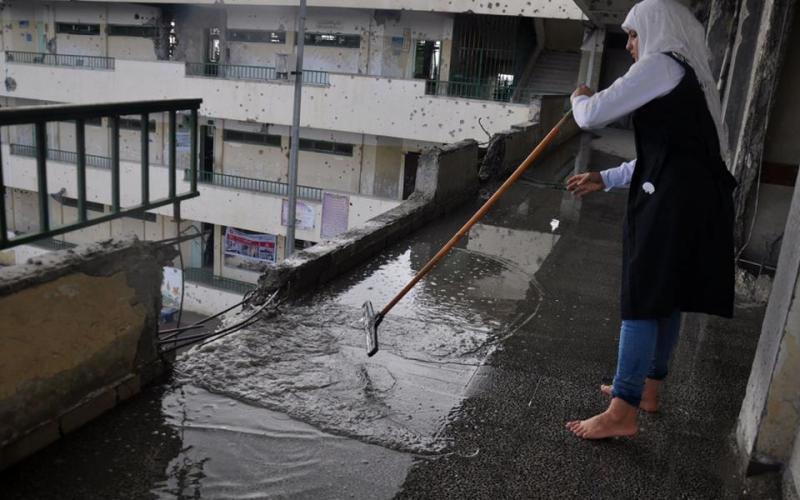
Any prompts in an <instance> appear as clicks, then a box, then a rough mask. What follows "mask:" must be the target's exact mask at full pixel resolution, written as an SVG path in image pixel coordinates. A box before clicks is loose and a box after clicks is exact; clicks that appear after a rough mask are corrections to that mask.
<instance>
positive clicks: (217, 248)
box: [214, 224, 225, 276]
mask: <svg viewBox="0 0 800 500" xmlns="http://www.w3.org/2000/svg"><path fill="white" fill-rule="evenodd" d="M223 236H224V235H223V234H222V226H220V225H217V224H214V274H216V275H217V276H222V260H223V259H224V258H225V257H224V256H223V255H222V237H223Z"/></svg>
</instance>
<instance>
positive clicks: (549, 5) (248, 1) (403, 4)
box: [85, 0, 611, 19]
mask: <svg viewBox="0 0 800 500" xmlns="http://www.w3.org/2000/svg"><path fill="white" fill-rule="evenodd" d="M85 1H88V2H99V3H130V0H85ZM583 1H584V0H579V2H573V1H572V0H555V1H553V0H504V1H503V2H502V3H497V2H470V5H469V7H466V6H465V5H463V3H464V2H453V1H452V0H400V1H390V0H308V6H309V7H330V8H352V9H387V10H418V11H427V12H456V13H458V12H464V11H465V10H466V9H467V8H468V9H469V10H470V11H472V12H474V13H476V14H494V15H501V16H525V17H545V18H553V19H585V16H584V14H583V12H581V9H580V8H579V7H578V6H577V5H576V4H577V3H583ZM140 3H149V4H154V5H158V4H193V5H215V4H219V3H220V2H219V0H149V1H144V2H140ZM609 3H611V2H609ZM225 4H226V5H247V6H256V5H276V6H287V7H297V1H294V2H292V1H291V0H225Z"/></svg>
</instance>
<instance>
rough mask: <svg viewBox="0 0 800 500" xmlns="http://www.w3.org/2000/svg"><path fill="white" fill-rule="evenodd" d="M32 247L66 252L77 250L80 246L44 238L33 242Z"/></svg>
mask: <svg viewBox="0 0 800 500" xmlns="http://www.w3.org/2000/svg"><path fill="white" fill-rule="evenodd" d="M31 245H33V246H35V247H39V248H44V249H45V250H66V249H68V248H75V247H76V246H78V245H76V244H75V243H70V242H68V241H61V240H57V239H55V238H43V239H41V240H37V241H33V242H31Z"/></svg>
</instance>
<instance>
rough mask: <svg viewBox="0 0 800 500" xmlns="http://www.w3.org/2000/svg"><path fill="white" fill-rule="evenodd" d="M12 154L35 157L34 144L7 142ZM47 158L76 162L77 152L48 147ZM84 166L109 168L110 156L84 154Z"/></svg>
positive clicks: (63, 161)
mask: <svg viewBox="0 0 800 500" xmlns="http://www.w3.org/2000/svg"><path fill="white" fill-rule="evenodd" d="M9 148H10V149H11V154H12V155H17V156H27V157H29V158H36V146H29V145H27V144H14V143H12V144H9ZM47 159H48V160H52V161H60V162H62V163H74V164H76V165H77V163H78V153H75V152H73V151H63V150H60V149H48V150H47ZM86 166H88V167H97V168H111V158H109V157H108V156H97V155H90V154H87V155H86Z"/></svg>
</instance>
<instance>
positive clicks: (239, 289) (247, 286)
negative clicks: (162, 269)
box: [183, 267, 256, 295]
mask: <svg viewBox="0 0 800 500" xmlns="http://www.w3.org/2000/svg"><path fill="white" fill-rule="evenodd" d="M183 273H184V274H183V277H184V278H185V279H186V281H191V282H192V283H199V284H201V285H208V286H210V287H212V288H216V289H218V290H225V291H228V292H234V293H241V294H242V295H244V294H245V293H247V292H249V291H250V290H252V289H254V288H255V287H256V285H255V284H253V283H248V282H246V281H239V280H234V279H231V278H224V277H222V276H217V275H215V274H214V271H213V270H211V269H207V268H201V267H189V268H186V269H184V270H183Z"/></svg>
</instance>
